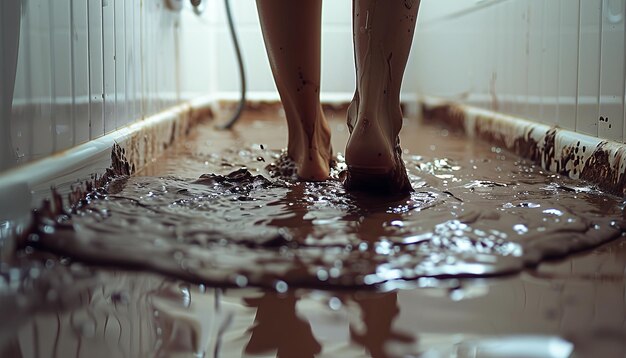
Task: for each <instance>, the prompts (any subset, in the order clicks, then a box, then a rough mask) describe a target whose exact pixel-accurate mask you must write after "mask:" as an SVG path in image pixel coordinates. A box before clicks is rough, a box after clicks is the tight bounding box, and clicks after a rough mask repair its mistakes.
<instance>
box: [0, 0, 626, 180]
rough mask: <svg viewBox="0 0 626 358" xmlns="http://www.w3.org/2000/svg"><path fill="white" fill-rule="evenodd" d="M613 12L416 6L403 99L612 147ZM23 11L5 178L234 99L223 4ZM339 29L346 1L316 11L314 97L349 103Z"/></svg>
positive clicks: (618, 97) (253, 53) (619, 12)
mask: <svg viewBox="0 0 626 358" xmlns="http://www.w3.org/2000/svg"><path fill="white" fill-rule="evenodd" d="M16 1H17V0H16ZM624 2H625V0H546V1H536V0H484V1H480V2H477V1H475V0H458V1H440V0H423V2H422V7H421V9H420V14H419V18H418V19H419V20H418V25H417V33H416V35H415V41H414V45H413V50H412V52H411V57H410V60H409V64H408V67H407V70H406V76H405V81H404V85H403V94H404V95H405V98H406V95H407V94H408V95H411V94H412V93H416V92H421V93H425V94H431V95H437V96H440V97H446V98H450V99H453V100H455V101H464V102H466V103H469V104H472V105H479V106H482V107H485V108H495V109H497V110H500V111H504V112H508V113H513V114H516V115H519V116H521V117H525V118H528V119H531V120H536V121H542V122H545V123H549V124H555V125H558V126H560V127H563V128H568V129H572V130H577V131H580V132H583V133H587V134H592V135H599V136H601V137H603V138H608V139H613V140H617V141H624V139H625V138H626V135H624V133H626V126H624V119H625V118H626V114H625V113H624V112H625V111H624V100H625V99H626V91H625V88H626V83H624V82H625V81H624V78H625V75H626V73H625V66H626V61H625V55H624V46H625V44H626V38H625V36H624V33H625V32H626V29H625V25H624V20H623V16H624V15H623V12H624ZM23 3H24V5H25V7H24V9H23V11H21V14H20V15H21V33H20V35H19V42H20V43H19V61H18V65H17V72H16V79H15V86H14V89H15V95H14V97H13V98H12V99H10V100H8V101H9V103H11V106H12V108H11V114H10V119H9V120H4V121H3V122H2V123H3V127H2V128H5V126H4V124H7V126H8V129H7V131H9V132H10V142H11V148H8V147H7V148H4V149H3V148H0V150H3V151H5V152H11V153H9V157H10V156H15V157H16V158H15V159H14V161H15V163H13V164H9V165H8V166H15V165H18V164H22V163H25V162H28V161H31V160H33V159H35V158H37V157H42V156H45V155H49V154H50V153H53V152H55V151H58V150H61V149H65V148H68V147H69V146H72V145H75V144H80V143H83V142H85V141H87V140H89V139H91V138H97V137H99V136H101V135H103V134H104V133H106V132H109V131H111V130H114V129H116V128H120V127H122V126H125V125H127V124H129V123H131V122H133V121H135V120H141V119H142V118H143V117H145V116H148V115H151V114H153V113H155V112H157V111H160V110H162V109H163V108H165V107H167V106H171V105H172V104H174V103H178V102H179V101H181V100H185V99H189V98H191V97H195V96H199V95H204V94H214V95H216V96H221V95H227V96H233V97H231V98H235V97H234V96H236V94H237V92H238V90H239V77H238V69H237V65H236V62H235V57H234V51H233V48H232V43H231V40H230V35H229V33H228V31H227V27H226V21H225V12H224V8H223V4H222V2H221V1H217V2H216V1H209V2H208V3H207V8H206V11H205V12H204V13H203V14H202V15H201V16H196V15H195V14H193V13H192V12H191V11H190V10H191V9H190V5H189V3H188V2H185V9H183V12H182V13H178V12H172V11H170V10H167V9H166V8H165V6H164V2H163V1H161V0H143V1H128V0H80V1H79V0H54V1H53V0H29V1H25V2H23ZM232 4H233V7H234V15H235V19H236V23H237V29H238V31H239V34H240V40H241V45H242V48H243V51H244V56H245V57H244V58H245V61H246V68H247V73H248V76H249V78H248V79H249V82H248V87H249V89H250V90H251V91H252V92H256V93H263V94H264V95H266V96H267V95H269V96H274V98H277V96H276V90H275V85H274V82H273V78H272V74H271V70H270V67H269V63H268V60H267V56H266V54H265V49H264V45H263V40H262V36H261V32H260V26H259V21H258V17H257V14H256V7H255V3H254V2H253V1H249V0H234V1H232ZM603 5H604V6H603ZM580 8H582V11H581V9H580ZM16 16H19V15H16ZM350 16H351V4H350V1H326V2H324V5H323V24H324V25H323V34H322V39H323V40H322V41H323V49H322V61H323V64H322V91H323V92H322V95H323V96H324V95H325V94H331V95H334V94H337V95H339V96H340V97H341V96H343V97H342V98H349V97H346V96H349V95H350V93H351V92H352V91H353V90H354V65H353V63H352V62H353V53H352V43H351V31H352V30H351V19H350ZM2 43H6V41H4V40H3V42H2ZM3 103H4V99H3ZM3 106H4V105H3ZM3 115H4V114H3ZM600 117H603V119H604V118H609V120H608V121H605V120H603V121H600V122H599V121H598V119H599V118H600ZM13 153H14V154H15V155H13ZM4 154H6V153H4ZM4 157H5V156H4V155H3V158H4ZM2 165H3V167H2V168H0V170H2V169H5V168H6V167H7V165H5V164H2Z"/></svg>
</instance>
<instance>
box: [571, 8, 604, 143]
mask: <svg viewBox="0 0 626 358" xmlns="http://www.w3.org/2000/svg"><path fill="white" fill-rule="evenodd" d="M601 15H602V0H581V2H580V35H579V44H580V47H579V49H578V95H577V97H578V103H577V108H576V111H577V115H576V131H577V132H580V133H585V134H589V135H592V136H597V135H598V110H599V107H598V105H599V103H598V100H599V95H600V31H601V22H600V19H601Z"/></svg>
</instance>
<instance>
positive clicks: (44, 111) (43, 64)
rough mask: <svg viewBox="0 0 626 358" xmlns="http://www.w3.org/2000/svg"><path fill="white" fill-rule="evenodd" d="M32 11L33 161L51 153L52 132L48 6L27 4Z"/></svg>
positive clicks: (47, 4) (44, 4)
mask: <svg viewBox="0 0 626 358" xmlns="http://www.w3.org/2000/svg"><path fill="white" fill-rule="evenodd" d="M26 4H27V6H28V7H29V9H28V10H30V11H33V22H32V23H31V26H32V29H33V32H32V36H33V37H32V40H33V42H32V43H31V44H30V45H31V54H32V57H31V66H33V67H31V69H32V75H31V77H30V79H31V89H32V91H33V92H32V93H33V97H34V98H35V99H36V101H35V102H34V103H33V106H32V107H31V108H30V109H32V112H31V114H30V115H31V116H32V117H31V118H32V122H33V129H32V131H33V136H32V141H33V143H32V153H31V155H32V157H33V159H37V158H42V157H44V156H46V155H48V153H50V152H52V151H53V150H54V143H53V141H54V136H53V132H52V127H53V123H52V51H51V35H50V29H51V28H50V15H49V14H50V4H49V3H42V4H36V3H31V2H26Z"/></svg>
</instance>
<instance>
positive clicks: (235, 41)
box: [219, 0, 247, 129]
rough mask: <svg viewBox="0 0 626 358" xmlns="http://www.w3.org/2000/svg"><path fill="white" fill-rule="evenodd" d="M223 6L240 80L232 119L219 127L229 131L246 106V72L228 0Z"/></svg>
mask: <svg viewBox="0 0 626 358" xmlns="http://www.w3.org/2000/svg"><path fill="white" fill-rule="evenodd" d="M224 6H225V8H226V17H227V19H228V29H229V30H230V36H231V38H232V40H233V46H234V48H235V54H236V55H237V64H238V65H239V78H240V80H241V96H240V98H239V104H238V106H237V110H236V111H235V113H234V114H233V115H232V117H231V118H230V119H229V120H228V121H227V122H226V123H224V124H222V125H220V126H219V128H221V129H231V128H232V127H233V126H234V125H235V123H237V121H238V120H239V118H241V114H242V113H243V110H244V108H245V106H246V85H247V84H246V71H245V69H244V65H243V57H242V55H241V48H240V47H239V39H238V38H237V32H236V31H235V24H234V21H233V15H232V12H231V9H230V0H224Z"/></svg>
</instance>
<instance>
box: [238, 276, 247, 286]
mask: <svg viewBox="0 0 626 358" xmlns="http://www.w3.org/2000/svg"><path fill="white" fill-rule="evenodd" d="M235 284H236V285H237V286H238V287H246V286H247V285H248V278H247V277H246V276H244V275H237V277H235Z"/></svg>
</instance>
